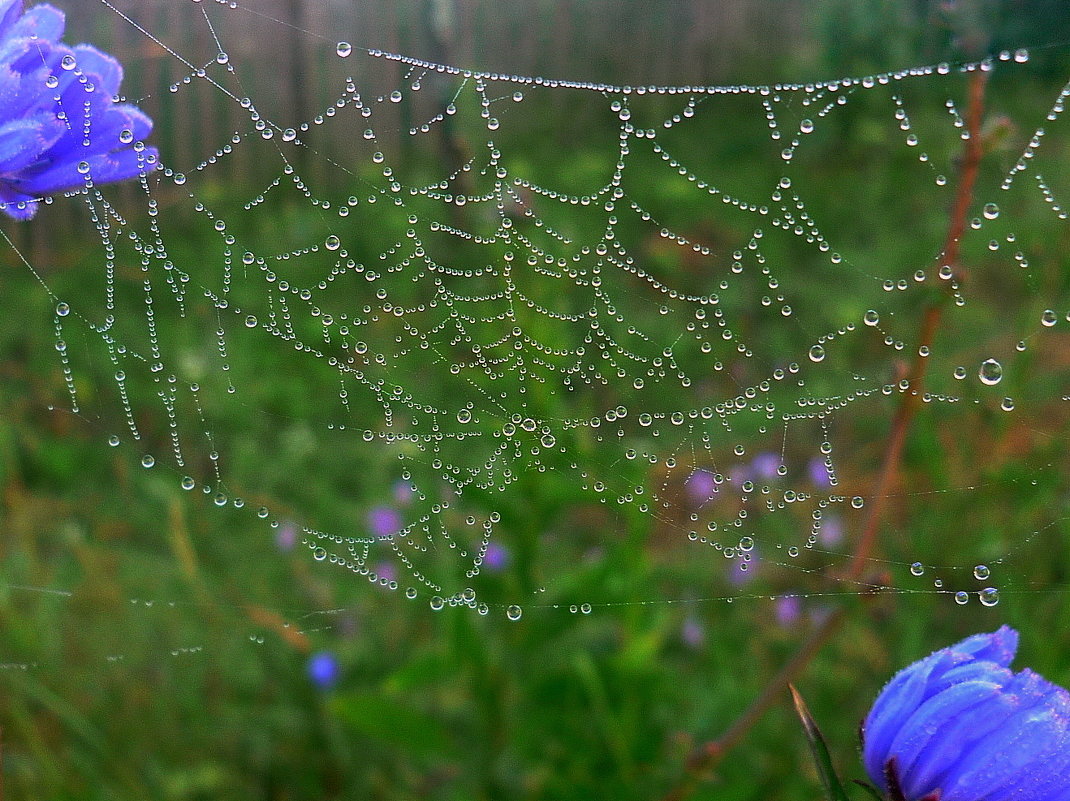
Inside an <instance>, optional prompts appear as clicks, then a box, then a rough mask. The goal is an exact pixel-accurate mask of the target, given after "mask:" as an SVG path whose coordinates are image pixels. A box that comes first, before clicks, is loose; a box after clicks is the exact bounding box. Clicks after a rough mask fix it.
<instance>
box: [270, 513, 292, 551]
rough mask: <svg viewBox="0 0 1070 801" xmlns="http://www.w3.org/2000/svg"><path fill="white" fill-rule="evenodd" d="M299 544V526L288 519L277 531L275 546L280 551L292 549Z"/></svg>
mask: <svg viewBox="0 0 1070 801" xmlns="http://www.w3.org/2000/svg"><path fill="white" fill-rule="evenodd" d="M296 544H297V526H296V525H295V524H294V523H293V522H291V521H289V520H287V521H286V522H284V523H282V524H281V525H280V526H279V530H278V531H277V532H276V533H275V546H276V547H277V548H278V549H279V550H280V551H292V550H293V547H294V545H296Z"/></svg>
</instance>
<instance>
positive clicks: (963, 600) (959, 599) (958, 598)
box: [955, 590, 970, 606]
mask: <svg viewBox="0 0 1070 801" xmlns="http://www.w3.org/2000/svg"><path fill="white" fill-rule="evenodd" d="M969 602H970V594H969V593H968V592H966V591H965V590H959V591H958V592H956V593H955V603H957V604H958V605H959V606H963V605H965V604H967V603H969Z"/></svg>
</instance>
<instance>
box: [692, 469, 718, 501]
mask: <svg viewBox="0 0 1070 801" xmlns="http://www.w3.org/2000/svg"><path fill="white" fill-rule="evenodd" d="M684 489H685V490H687V495H688V497H689V498H690V499H691V502H692V503H694V504H695V505H697V506H701V505H702V504H704V503H706V502H707V501H708V500H710V499H711V498H713V496H714V495H716V494H717V491H718V490H717V482H716V481H714V478H713V473H711V472H710V471H709V470H696V471H695V472H694V473H692V474H691V475H690V476H688V478H687V481H685V482H684Z"/></svg>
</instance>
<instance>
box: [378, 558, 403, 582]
mask: <svg viewBox="0 0 1070 801" xmlns="http://www.w3.org/2000/svg"><path fill="white" fill-rule="evenodd" d="M375 574H376V575H377V576H378V577H379V580H380V581H382V580H384V579H385V580H386V581H387V582H391V581H397V580H398V569H397V566H396V565H395V564H394V563H393V562H379V563H377V564H376V565H375Z"/></svg>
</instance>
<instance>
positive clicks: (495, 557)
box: [483, 542, 513, 573]
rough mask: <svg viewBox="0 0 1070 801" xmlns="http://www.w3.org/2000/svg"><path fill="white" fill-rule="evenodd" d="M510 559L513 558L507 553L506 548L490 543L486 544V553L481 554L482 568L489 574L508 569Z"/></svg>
mask: <svg viewBox="0 0 1070 801" xmlns="http://www.w3.org/2000/svg"><path fill="white" fill-rule="evenodd" d="M512 559H513V556H512V554H511V553H509V549H508V548H506V547H505V546H504V545H499V544H498V543H496V542H491V543H488V544H487V552H486V553H485V554H483V566H484V567H486V568H487V570H489V571H490V572H491V573H500V572H501V571H503V570H505V568H507V567H509V562H511V561H512Z"/></svg>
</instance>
